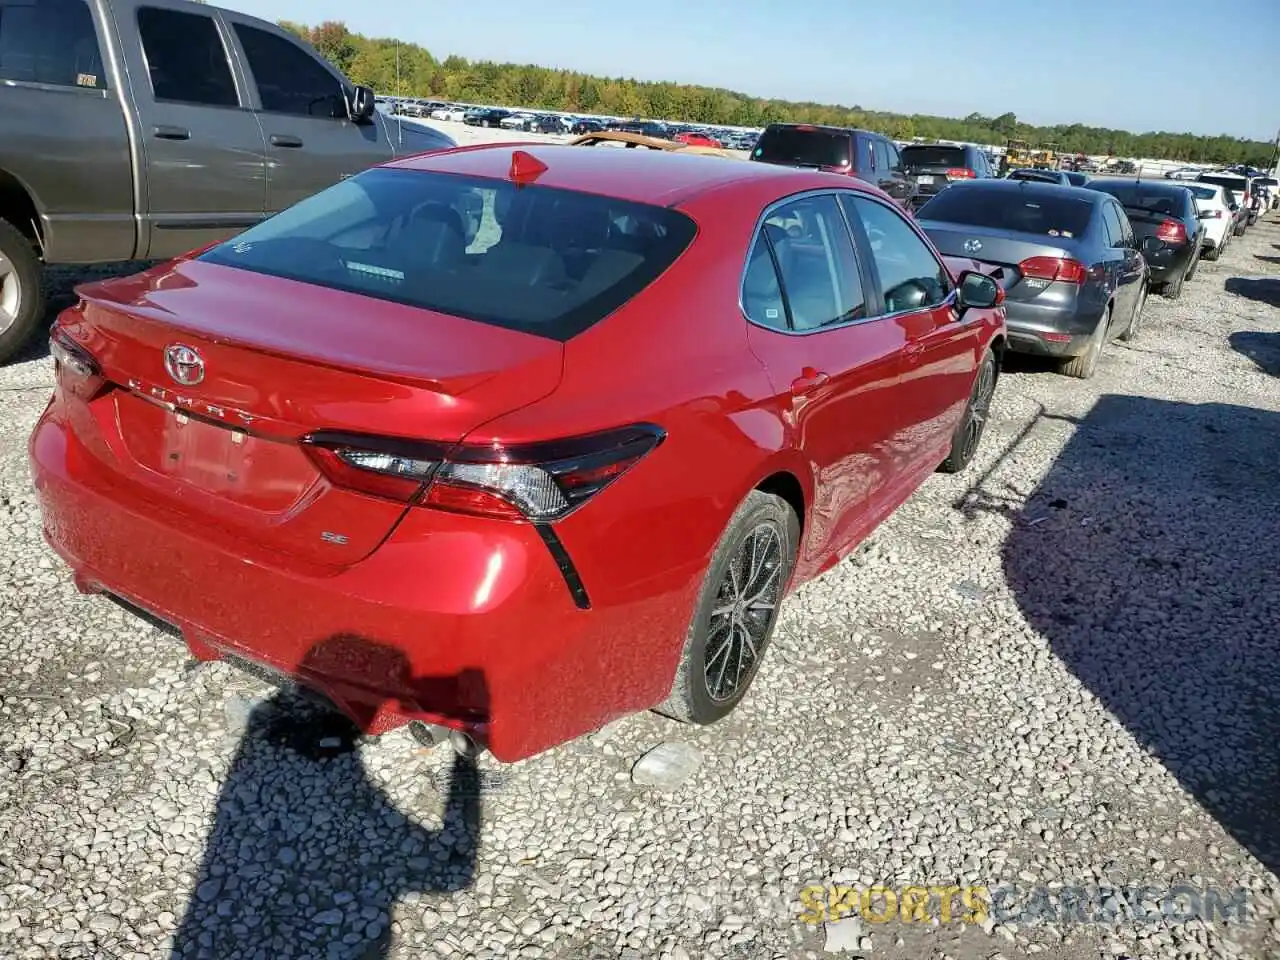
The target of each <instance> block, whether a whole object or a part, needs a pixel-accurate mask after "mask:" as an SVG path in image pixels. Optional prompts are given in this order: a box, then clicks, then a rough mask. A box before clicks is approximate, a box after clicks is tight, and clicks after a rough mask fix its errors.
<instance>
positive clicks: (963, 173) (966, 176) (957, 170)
mask: <svg viewBox="0 0 1280 960" xmlns="http://www.w3.org/2000/svg"><path fill="white" fill-rule="evenodd" d="M947 176H948V177H950V178H951V179H952V180H972V179H973V178H974V177H975V176H977V174H975V173H974V172H973V171H972V170H970V169H969V168H968V167H952V168H951V169H950V170H948V171H947Z"/></svg>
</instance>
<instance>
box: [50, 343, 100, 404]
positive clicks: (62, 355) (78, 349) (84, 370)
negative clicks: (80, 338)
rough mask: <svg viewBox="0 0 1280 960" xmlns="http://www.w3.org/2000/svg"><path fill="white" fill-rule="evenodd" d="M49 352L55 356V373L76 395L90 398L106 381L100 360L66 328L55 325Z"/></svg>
mask: <svg viewBox="0 0 1280 960" xmlns="http://www.w3.org/2000/svg"><path fill="white" fill-rule="evenodd" d="M49 353H50V355H51V356H52V357H53V367H54V375H55V376H56V377H57V378H58V381H59V382H60V383H61V384H62V386H63V387H64V388H65V389H67V390H68V391H70V392H71V393H73V394H74V395H75V396H77V397H80V398H81V399H83V400H89V399H91V398H92V397H93V396H95V395H96V394H97V392H98V391H99V390H100V389H101V388H102V385H103V384H104V383H105V382H106V379H105V378H104V377H103V375H102V368H101V367H100V366H99V365H98V361H97V360H95V359H94V358H93V355H92V354H90V353H89V351H88V350H86V349H85V348H84V347H82V346H80V344H78V343H76V341H75V340H73V339H71V336H70V334H68V333H67V332H66V331H65V330H60V329H58V328H57V327H54V329H53V333H52V334H51V335H50V337H49Z"/></svg>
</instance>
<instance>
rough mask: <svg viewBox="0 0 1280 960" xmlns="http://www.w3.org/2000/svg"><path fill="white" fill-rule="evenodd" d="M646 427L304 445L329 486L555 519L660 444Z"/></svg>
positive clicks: (316, 438) (341, 437)
mask: <svg viewBox="0 0 1280 960" xmlns="http://www.w3.org/2000/svg"><path fill="white" fill-rule="evenodd" d="M664 436H665V434H664V433H663V432H662V430H660V429H659V428H657V427H654V426H652V425H650V424H638V425H636V426H632V427H625V428H622V429H620V430H610V431H608V432H605V433H598V434H592V435H590V436H585V437H575V438H572V439H568V440H559V441H553V442H551V443H537V444H521V445H515V446H504V445H502V444H489V445H477V444H458V445H456V446H452V447H450V446H448V445H444V444H436V443H430V442H421V443H420V442H416V441H409V440H397V439H392V438H383V437H368V436H356V435H348V434H338V433H316V434H312V435H310V436H308V437H305V438H304V439H303V441H302V442H303V445H304V448H305V449H306V450H307V452H308V453H309V454H310V455H311V458H312V460H313V461H314V462H315V464H316V466H317V467H318V468H319V469H320V470H321V472H322V473H324V475H325V476H326V477H327V478H328V479H329V480H330V482H332V483H334V484H336V485H337V486H340V487H345V488H347V489H350V490H357V491H359V492H362V493H368V494H372V495H373V496H378V497H384V498H386V499H389V500H395V501H397V502H399V503H407V504H417V505H420V506H424V507H432V508H435V509H438V510H448V511H451V512H454V513H467V514H473V515H480V516H487V517H495V518H500V519H506V520H531V521H534V522H536V523H549V522H552V521H555V520H560V519H562V518H563V517H565V516H567V515H568V514H569V513H571V512H572V511H573V510H574V509H576V508H577V507H579V506H581V505H582V504H583V503H585V502H586V501H587V500H589V499H591V498H592V497H593V496H595V495H596V494H597V493H599V492H600V491H601V490H603V489H604V488H605V487H607V486H609V484H611V483H613V481H614V480H616V479H618V477H620V476H622V474H624V473H625V472H626V471H627V470H629V469H630V468H631V467H632V466H634V465H635V464H636V462H638V461H639V460H640V459H641V458H642V457H643V456H644V455H645V454H647V453H648V452H649V451H651V450H652V449H653V448H654V447H656V446H657V445H658V444H659V443H661V442H662V440H663V438H664Z"/></svg>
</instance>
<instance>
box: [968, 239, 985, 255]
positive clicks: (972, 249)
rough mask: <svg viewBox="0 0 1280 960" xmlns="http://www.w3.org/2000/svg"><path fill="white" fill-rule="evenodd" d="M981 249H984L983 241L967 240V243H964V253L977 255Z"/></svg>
mask: <svg viewBox="0 0 1280 960" xmlns="http://www.w3.org/2000/svg"><path fill="white" fill-rule="evenodd" d="M981 249H982V241H981V240H966V241H965V242H964V252H965V253H977V252H978V251H979V250H981Z"/></svg>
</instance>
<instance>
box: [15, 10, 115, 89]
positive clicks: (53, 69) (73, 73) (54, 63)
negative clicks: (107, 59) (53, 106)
mask: <svg viewBox="0 0 1280 960" xmlns="http://www.w3.org/2000/svg"><path fill="white" fill-rule="evenodd" d="M0 80H17V81H25V82H28V83H48V84H53V85H54V86H59V87H87V88H89V89H91V90H102V89H105V88H106V86H107V76H106V69H105V68H104V66H103V63H102V53H101V51H100V50H99V48H98V35H97V34H96V33H95V32H94V29H93V15H92V14H90V13H89V8H88V6H86V5H85V3H84V0H0Z"/></svg>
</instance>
